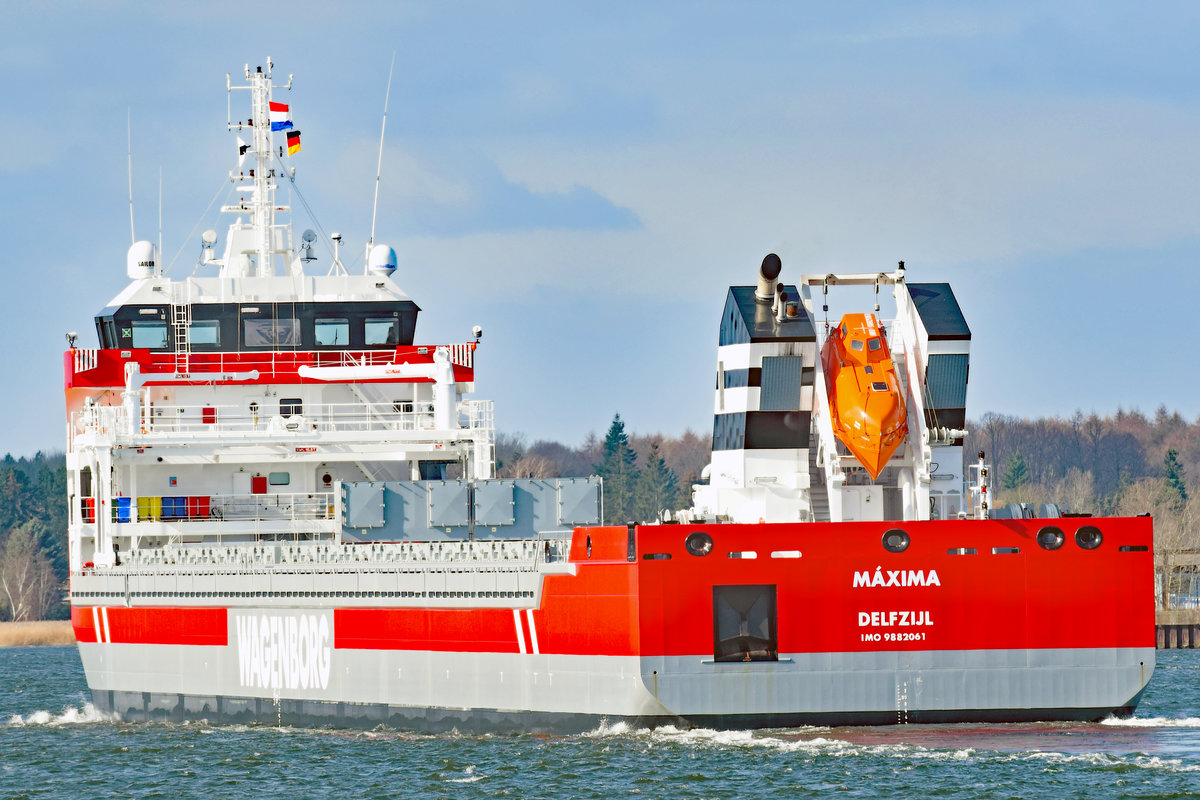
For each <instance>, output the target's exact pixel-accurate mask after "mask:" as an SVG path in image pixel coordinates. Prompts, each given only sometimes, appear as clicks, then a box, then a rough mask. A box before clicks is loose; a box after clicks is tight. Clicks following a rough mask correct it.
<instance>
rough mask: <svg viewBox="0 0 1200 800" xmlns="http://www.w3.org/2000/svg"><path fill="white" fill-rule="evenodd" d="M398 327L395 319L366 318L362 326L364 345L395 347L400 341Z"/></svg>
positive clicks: (397, 321)
mask: <svg viewBox="0 0 1200 800" xmlns="http://www.w3.org/2000/svg"><path fill="white" fill-rule="evenodd" d="M399 327H400V325H399V320H397V319H396V318H395V317H367V319H366V322H365V324H364V326H363V333H364V343H365V344H367V345H368V346H370V345H380V344H386V345H395V344H396V343H397V342H399V341H400V336H399Z"/></svg>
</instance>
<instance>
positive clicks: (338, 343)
mask: <svg viewBox="0 0 1200 800" xmlns="http://www.w3.org/2000/svg"><path fill="white" fill-rule="evenodd" d="M313 328H314V332H315V333H316V342H317V347H345V346H346V345H348V344H350V322H349V320H346V319H342V318H336V317H317V320H316V323H315V324H314V326H313Z"/></svg>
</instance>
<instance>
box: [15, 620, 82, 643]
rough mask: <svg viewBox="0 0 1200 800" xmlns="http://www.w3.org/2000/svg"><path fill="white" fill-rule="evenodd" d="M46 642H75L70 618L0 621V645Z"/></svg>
mask: <svg viewBox="0 0 1200 800" xmlns="http://www.w3.org/2000/svg"><path fill="white" fill-rule="evenodd" d="M46 644H75V632H74V631H72V630H71V622H70V620H65V619H44V620H36V621H33V622H0V647H28V646H31V645H46Z"/></svg>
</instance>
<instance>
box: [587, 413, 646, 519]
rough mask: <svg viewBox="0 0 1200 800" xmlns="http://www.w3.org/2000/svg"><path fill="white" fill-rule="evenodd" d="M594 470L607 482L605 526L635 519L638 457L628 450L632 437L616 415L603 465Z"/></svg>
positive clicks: (605, 441) (605, 450) (607, 437)
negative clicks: (630, 437)
mask: <svg viewBox="0 0 1200 800" xmlns="http://www.w3.org/2000/svg"><path fill="white" fill-rule="evenodd" d="M595 470H596V474H597V475H599V476H600V477H601V478H603V479H604V523H605V524H606V525H616V524H621V523H624V522H628V521H630V520H632V519H634V514H635V512H636V508H635V507H634V489H635V487H636V485H637V477H638V469H637V454H636V453H634V452H633V448H632V447H630V446H629V436H628V434H626V433H625V423H624V422H623V421H622V420H621V415H620V414H614V415H613V421H612V425H610V426H609V428H608V434H607V435H606V436H605V437H604V447H603V450H602V456H601V461H600V463H599V464H596V465H595Z"/></svg>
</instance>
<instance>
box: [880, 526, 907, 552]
mask: <svg viewBox="0 0 1200 800" xmlns="http://www.w3.org/2000/svg"><path fill="white" fill-rule="evenodd" d="M909 542H910V540H909V538H908V534H907V533H905V532H904V531H902V530H900V529H899V528H892V529H891V530H890V531H888V532H887V533H885V534H884V535H883V549H884V550H887V551H888V552H889V553H903V552H904V551H905V550H907V549H908V545H909Z"/></svg>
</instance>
